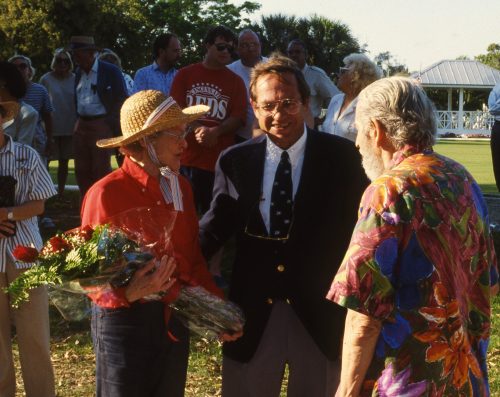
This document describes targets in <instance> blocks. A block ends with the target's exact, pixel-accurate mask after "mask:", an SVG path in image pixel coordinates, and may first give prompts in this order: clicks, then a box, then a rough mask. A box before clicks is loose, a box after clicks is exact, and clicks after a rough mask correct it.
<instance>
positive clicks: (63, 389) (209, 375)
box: [17, 141, 500, 397]
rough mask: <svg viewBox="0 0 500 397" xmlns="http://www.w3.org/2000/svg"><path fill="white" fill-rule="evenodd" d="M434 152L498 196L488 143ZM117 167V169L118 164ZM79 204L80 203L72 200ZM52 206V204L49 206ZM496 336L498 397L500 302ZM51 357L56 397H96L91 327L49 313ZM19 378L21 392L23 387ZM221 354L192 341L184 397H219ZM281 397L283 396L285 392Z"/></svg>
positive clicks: (493, 380)
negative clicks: (54, 375) (453, 162)
mask: <svg viewBox="0 0 500 397" xmlns="http://www.w3.org/2000/svg"><path fill="white" fill-rule="evenodd" d="M435 150H436V151H437V152H439V153H441V154H443V155H445V156H448V157H450V158H452V159H455V160H457V161H458V162H460V163H462V164H463V165H464V166H465V167H466V168H467V169H468V170H469V172H471V174H472V175H473V176H474V178H475V179H476V180H477V182H478V183H479V185H480V186H481V188H482V189H483V191H484V192H485V193H496V192H497V191H496V186H495V181H494V178H493V169H492V165H491V155H490V148H489V141H465V142H464V141H443V142H440V143H438V144H437V145H436V147H435ZM114 166H115V167H116V163H115V164H114ZM56 167H57V162H51V163H50V172H51V174H52V176H53V178H54V180H55V174H56ZM68 184H75V179H74V170H73V162H71V163H70V175H69V178H68ZM73 201H74V202H77V200H73ZM49 205H50V204H49ZM492 322H493V324H492V336H491V343H490V347H489V354H488V367H489V375H490V385H491V395H492V396H499V395H500V297H496V298H495V299H494V300H493V305H492ZM51 323H52V326H51V329H52V356H53V361H54V367H55V371H56V385H57V393H58V396H61V397H73V396H74V397H87V396H92V395H94V391H93V390H94V379H93V371H94V364H95V363H94V356H93V352H92V343H91V340H90V337H89V331H88V323H82V324H68V323H66V322H64V321H63V320H61V318H60V317H59V316H58V314H57V313H56V312H55V310H52V311H51ZM17 374H18V378H17V379H18V384H19V386H20V387H19V392H18V394H17V396H22V395H23V394H22V383H21V380H20V376H19V371H17ZM220 383H221V352H220V344H219V343H217V342H210V341H208V340H206V339H204V338H200V337H194V338H193V339H192V342H191V356H190V362H189V372H188V381H187V389H186V396H187V397H214V396H220ZM282 396H285V393H284V392H282Z"/></svg>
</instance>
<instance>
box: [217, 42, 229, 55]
mask: <svg viewBox="0 0 500 397" xmlns="http://www.w3.org/2000/svg"><path fill="white" fill-rule="evenodd" d="M214 46H215V48H217V51H220V52H222V51H224V50H227V52H229V53H231V52H233V51H234V47H233V46H232V45H231V44H225V43H217V44H214Z"/></svg>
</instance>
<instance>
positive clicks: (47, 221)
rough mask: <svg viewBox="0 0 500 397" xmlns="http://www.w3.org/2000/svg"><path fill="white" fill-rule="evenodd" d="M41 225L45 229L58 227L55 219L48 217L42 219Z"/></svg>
mask: <svg viewBox="0 0 500 397" xmlns="http://www.w3.org/2000/svg"><path fill="white" fill-rule="evenodd" d="M40 226H41V227H43V228H44V229H53V228H55V227H56V224H55V223H54V221H53V220H52V219H50V218H48V217H45V218H42V220H41V221H40Z"/></svg>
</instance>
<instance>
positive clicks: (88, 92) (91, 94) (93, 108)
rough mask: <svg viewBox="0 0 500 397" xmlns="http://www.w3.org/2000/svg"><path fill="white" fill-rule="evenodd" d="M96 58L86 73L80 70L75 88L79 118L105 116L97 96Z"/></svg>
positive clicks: (104, 110) (104, 109)
mask: <svg viewBox="0 0 500 397" xmlns="http://www.w3.org/2000/svg"><path fill="white" fill-rule="evenodd" d="M98 65H99V64H98V61H97V58H96V59H95V60H94V64H93V65H92V68H91V69H90V71H89V72H88V73H85V71H83V70H81V76H80V81H79V82H78V85H77V86H76V104H77V111H78V114H79V115H80V116H100V115H103V114H106V108H105V107H104V105H103V104H102V102H101V100H100V99H99V95H98V94H97V70H98V67H99V66H98Z"/></svg>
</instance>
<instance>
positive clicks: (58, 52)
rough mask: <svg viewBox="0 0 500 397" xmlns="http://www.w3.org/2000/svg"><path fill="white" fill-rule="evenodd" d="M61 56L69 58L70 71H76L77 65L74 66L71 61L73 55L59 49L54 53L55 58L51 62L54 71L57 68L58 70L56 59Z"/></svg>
mask: <svg viewBox="0 0 500 397" xmlns="http://www.w3.org/2000/svg"><path fill="white" fill-rule="evenodd" d="M60 54H64V55H66V56H67V57H68V59H69V66H70V68H69V70H70V71H72V70H73V69H74V67H75V65H73V60H72V59H71V55H70V54H69V52H68V51H66V49H64V48H57V49H56V50H55V51H54V56H53V57H52V61H51V62H50V68H51V69H52V70H55V68H56V58H57V56H58V55H60Z"/></svg>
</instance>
